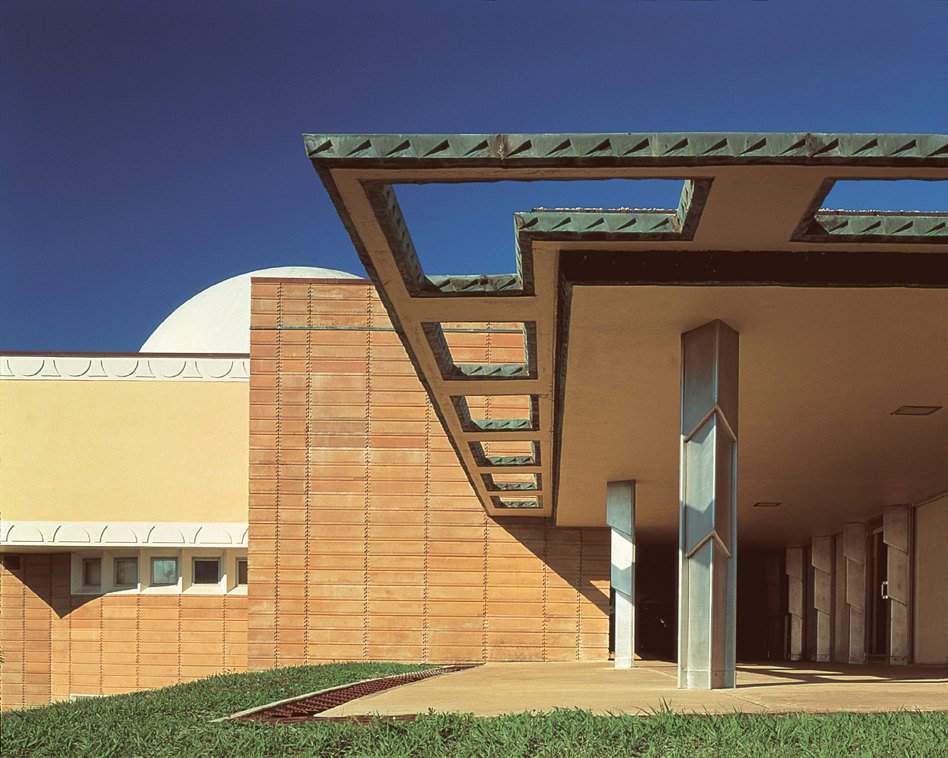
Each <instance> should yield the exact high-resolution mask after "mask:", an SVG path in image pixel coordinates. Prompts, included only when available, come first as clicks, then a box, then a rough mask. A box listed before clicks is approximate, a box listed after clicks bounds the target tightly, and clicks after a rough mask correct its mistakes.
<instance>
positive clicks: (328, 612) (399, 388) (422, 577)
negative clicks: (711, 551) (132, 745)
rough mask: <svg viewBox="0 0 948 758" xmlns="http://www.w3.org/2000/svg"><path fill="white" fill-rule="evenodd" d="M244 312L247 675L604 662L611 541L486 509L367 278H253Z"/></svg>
mask: <svg viewBox="0 0 948 758" xmlns="http://www.w3.org/2000/svg"><path fill="white" fill-rule="evenodd" d="M251 313H252V332H251V378H250V516H249V518H250V540H249V542H250V547H249V566H250V585H249V605H248V664H249V666H250V667H251V668H262V667H269V666H274V665H280V666H284V665H294V664H301V663H319V662H325V661H334V660H400V661H433V662H448V661H488V660H491V661H495V660H496V661H514V660H527V661H543V660H605V659H606V658H607V657H608V624H609V620H608V603H609V551H608V544H609V543H608V531H607V530H605V529H554V528H552V527H550V526H548V525H547V524H545V523H544V522H543V521H542V520H539V519H528V518H523V517H521V518H511V519H504V520H494V519H492V518H490V517H488V516H487V515H486V514H485V512H484V510H483V508H482V507H481V504H480V502H479V501H478V499H477V498H476V496H475V495H474V493H473V491H472V489H471V486H470V483H469V482H468V480H467V478H466V475H465V473H464V471H463V469H462V468H461V466H460V464H459V463H458V461H457V457H456V455H455V453H454V451H453V449H452V448H451V446H450V444H449V442H448V440H447V437H446V436H445V434H444V433H443V431H442V429H441V425H440V422H439V421H438V419H437V416H436V414H435V413H434V411H433V409H432V407H431V405H430V403H429V401H428V398H427V395H426V393H425V391H424V389H423V387H422V385H421V383H420V381H419V380H418V378H417V376H416V374H415V371H414V368H413V367H412V365H411V363H410V361H409V359H408V357H407V355H406V353H405V350H404V348H403V347H402V345H401V342H400V341H399V339H398V336H397V335H396V334H395V332H394V330H393V329H392V325H391V322H390V321H389V319H388V317H387V315H386V313H385V309H384V307H383V306H382V304H381V303H380V301H379V299H378V297H377V295H376V293H375V290H374V288H373V287H372V286H371V285H370V284H369V283H368V282H364V281H359V280H355V281H339V280H311V281H307V282H300V281H295V282H291V281H288V282H280V281H276V280H256V281H255V284H254V285H253V305H252V311H251ZM495 337H496V335H495ZM452 339H458V340H459V341H457V342H455V343H454V344H452V348H455V347H457V348H458V354H459V355H461V354H463V360H476V359H477V356H478V354H479V352H480V354H482V355H483V356H484V357H487V356H488V353H489V352H490V351H491V349H492V347H493V346H492V345H491V340H492V337H491V336H488V335H479V336H477V335H471V334H464V335H460V336H459V337H457V338H455V337H451V336H449V343H450V341H451V340H452ZM478 339H479V340H480V345H479V346H478V344H474V343H476V341H477V340H478ZM503 339H504V340H505V341H503V342H499V344H498V345H497V346H496V347H494V350H495V353H496V354H498V355H505V354H506V353H507V352H509V351H511V350H514V351H516V349H517V345H515V344H513V342H512V341H511V337H510V336H509V335H507V336H505V337H504V338H503ZM472 341H473V342H472ZM513 341H516V340H515V338H514V340H513ZM507 342H511V344H507ZM462 350H463V353H462V352H461V351H462ZM494 359H497V360H499V358H494ZM504 359H505V360H506V359H507V358H506V357H505V358H504ZM495 402H498V406H500V405H501V403H500V402H499V401H495ZM490 411H491V409H486V412H490ZM495 412H498V413H503V409H502V408H500V407H498V409H496V410H495Z"/></svg>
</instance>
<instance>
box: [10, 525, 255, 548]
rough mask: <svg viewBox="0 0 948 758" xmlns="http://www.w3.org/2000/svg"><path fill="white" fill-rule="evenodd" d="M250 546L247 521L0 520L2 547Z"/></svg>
mask: <svg viewBox="0 0 948 758" xmlns="http://www.w3.org/2000/svg"><path fill="white" fill-rule="evenodd" d="M149 545H156V546H157V545H181V546H198V547H211V546H218V547H219V546H231V547H247V524H233V523H230V524H229V523H183V522H169V521H163V522H155V521H111V522H108V521H0V547H4V548H7V549H10V548H18V547H82V548H92V547H125V546H138V547H143V546H149Z"/></svg>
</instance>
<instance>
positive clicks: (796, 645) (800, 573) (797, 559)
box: [786, 547, 806, 661]
mask: <svg viewBox="0 0 948 758" xmlns="http://www.w3.org/2000/svg"><path fill="white" fill-rule="evenodd" d="M786 571H787V614H788V616H789V618H790V628H789V630H788V634H789V639H788V641H787V642H788V650H789V655H790V660H791V661H802V660H803V649H804V646H805V645H806V640H805V639H804V637H803V619H804V617H805V615H806V609H805V608H804V607H803V597H804V592H803V588H804V582H806V569H805V568H804V566H803V548H802V547H788V548H787V568H786Z"/></svg>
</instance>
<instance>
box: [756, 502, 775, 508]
mask: <svg viewBox="0 0 948 758" xmlns="http://www.w3.org/2000/svg"><path fill="white" fill-rule="evenodd" d="M778 505H781V503H777V502H775V501H773V500H761V501H760V502H759V503H754V507H755V508H776V507H777V506H778Z"/></svg>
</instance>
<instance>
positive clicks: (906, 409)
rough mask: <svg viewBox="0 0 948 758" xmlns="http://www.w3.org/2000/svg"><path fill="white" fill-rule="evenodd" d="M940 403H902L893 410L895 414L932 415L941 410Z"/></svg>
mask: <svg viewBox="0 0 948 758" xmlns="http://www.w3.org/2000/svg"><path fill="white" fill-rule="evenodd" d="M941 408H942V406H940V405H902V406H899V407H898V408H896V409H895V410H894V411H892V414H891V415H893V416H931V415H932V414H933V413H934V412H935V411H940V410H941Z"/></svg>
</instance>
